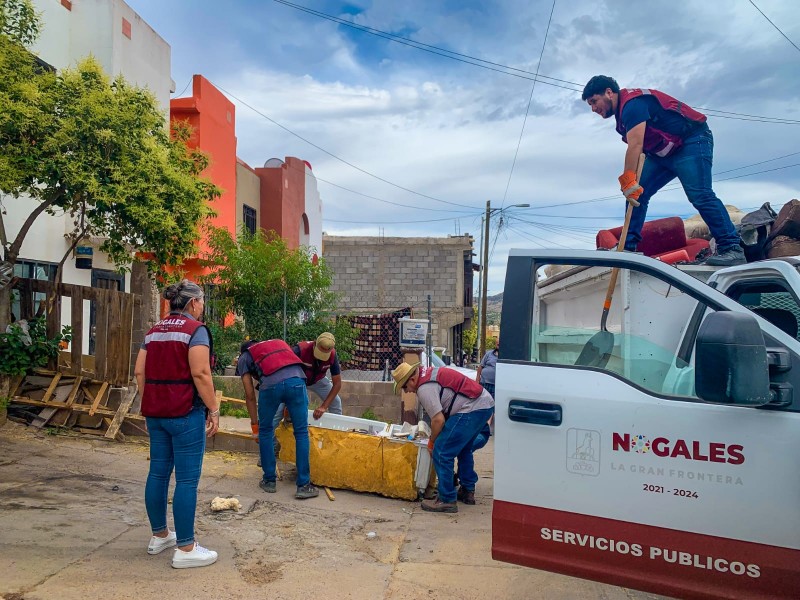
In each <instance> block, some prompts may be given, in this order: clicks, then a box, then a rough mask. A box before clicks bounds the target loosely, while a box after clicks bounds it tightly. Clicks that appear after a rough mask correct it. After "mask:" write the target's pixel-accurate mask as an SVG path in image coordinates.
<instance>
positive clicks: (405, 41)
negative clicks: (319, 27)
mask: <svg viewBox="0 0 800 600" xmlns="http://www.w3.org/2000/svg"><path fill="white" fill-rule="evenodd" d="M274 2H277V3H278V4H283V5H285V6H288V7H289V8H294V9H296V10H299V11H302V12H305V13H308V14H311V15H314V16H316V17H320V18H322V19H326V20H328V21H333V22H334V23H338V24H339V25H344V26H346V27H350V28H352V29H357V30H359V31H363V32H364V33H368V34H370V35H374V36H377V37H380V38H383V39H386V40H389V41H390V42H396V43H398V44H402V45H403V46H410V47H411V48H416V49H417V50H422V51H423V52H428V53H430V54H435V55H437V56H442V57H444V58H449V59H451V60H456V61H458V62H463V63H466V64H468V65H472V66H474V67H480V68H481V69H487V70H489V71H495V72H497V73H503V74H504V75H511V76H512V77H518V78H520V79H528V80H534V81H535V80H536V79H535V77H528V76H527V75H523V74H522V73H526V74H528V75H533V73H531V72H530V71H525V70H523V69H517V68H514V67H508V66H505V65H501V64H499V63H493V62H491V61H488V60H483V59H480V58H475V57H473V56H468V55H466V54H459V53H458V52H453V51H451V50H446V49H444V48H438V47H436V46H431V45H430V44H424V43H422V42H417V41H414V40H411V39H409V38H404V37H401V36H399V35H394V34H392V33H388V32H386V31H381V30H380V29H373V28H372V27H367V26H365V25H358V24H356V23H353V22H352V21H347V20H345V19H340V18H338V17H334V16H333V15H329V14H327V13H323V12H319V11H316V10H313V9H310V8H307V7H305V6H300V5H299V4H293V3H291V2H287V1H286V0H274ZM459 57H463V58H459ZM465 59H469V60H465ZM473 61H474V62H473ZM480 63H486V64H480ZM489 65H495V66H497V67H501V68H500V69H497V68H494V67H492V66H489ZM503 69H506V70H503ZM510 71H518V72H519V73H514V72H510ZM541 77H542V79H545V78H546V79H552V80H553V81H562V82H564V83H568V84H569V85H572V86H578V87H579V88H580V89H575V88H574V87H566V86H564V85H559V84H556V83H551V82H549V81H542V83H543V84H545V85H552V86H553V87H558V88H563V89H565V90H569V91H571V92H580V91H581V90H582V89H583V86H581V84H578V83H573V82H571V81H565V80H563V79H557V78H555V77H546V76H544V75H542V76H541Z"/></svg>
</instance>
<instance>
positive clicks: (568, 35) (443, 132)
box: [129, 0, 800, 292]
mask: <svg viewBox="0 0 800 600" xmlns="http://www.w3.org/2000/svg"><path fill="white" fill-rule="evenodd" d="M129 1H130V4H131V5H132V6H133V8H134V9H136V10H143V11H144V10H145V9H146V12H143V16H144V17H145V19H146V20H148V22H150V24H151V25H153V26H154V27H155V28H156V30H158V31H160V32H161V33H162V35H164V37H165V38H166V39H167V41H168V42H169V43H171V44H172V51H173V59H174V64H175V65H176V67H175V70H176V72H175V74H174V75H173V78H174V79H175V80H176V82H177V83H178V84H179V85H181V84H182V83H183V82H184V81H186V80H188V78H189V75H190V74H191V71H195V72H200V73H202V74H203V75H205V76H206V77H208V78H209V79H210V80H211V81H212V82H216V83H217V84H219V85H221V86H222V87H224V88H225V89H227V90H229V91H231V92H232V93H234V94H235V95H236V96H238V97H240V98H242V99H243V100H245V101H246V102H248V103H249V104H251V105H252V106H254V107H256V108H258V109H259V110H260V111H262V112H264V113H265V114H267V115H269V116H270V117H271V118H273V119H275V120H277V121H279V122H280V123H282V124H283V125H285V126H286V127H288V128H289V129H291V130H293V131H295V132H296V133H298V134H299V135H302V136H303V137H305V138H307V139H308V140H310V141H312V142H313V143H314V144H316V145H318V146H320V147H322V148H324V149H326V150H328V151H329V152H331V153H333V154H335V155H337V156H339V157H341V158H343V159H345V160H347V161H348V162H350V163H352V164H354V165H357V166H358V167H360V168H362V169H364V170H366V171H369V172H372V173H374V174H376V175H379V176H381V177H383V178H385V179H388V180H390V181H393V182H396V183H398V184H400V185H402V186H403V187H406V188H409V189H412V190H417V191H419V192H422V193H424V194H426V195H428V196H433V197H436V198H440V199H443V200H448V201H451V202H455V203H458V204H463V205H466V206H469V207H473V208H472V213H474V215H473V214H472V213H470V216H469V217H468V218H464V219H461V220H460V230H461V231H462V232H466V231H469V232H471V233H473V235H474V236H475V238H476V251H477V240H478V238H479V237H480V231H479V229H480V214H481V213H482V211H483V209H484V207H485V203H486V201H487V200H491V201H492V203H493V206H495V207H499V206H500V204H501V202H502V200H503V196H504V194H505V190H506V185H507V183H508V179H509V172H510V170H511V164H512V160H513V158H514V154H515V150H516V148H517V144H518V142H519V136H520V129H521V127H522V122H523V117H524V115H525V111H526V108H527V104H528V99H529V96H530V93H531V85H532V82H531V81H528V80H525V79H520V78H515V77H509V76H507V75H501V74H498V73H495V72H492V71H488V70H485V69H479V68H476V67H474V66H469V65H465V64H464V63H462V62H457V61H452V60H448V59H445V58H441V57H437V56H434V55H432V54H430V53H426V52H422V51H419V50H414V49H412V48H409V47H407V46H403V45H400V44H393V43H390V42H387V41H385V40H381V39H379V38H376V37H374V36H370V35H368V34H364V33H359V32H356V31H353V30H352V29H348V28H344V27H340V26H337V25H335V24H333V23H331V22H329V21H325V20H322V19H318V18H314V17H310V16H308V15H305V14H303V13H299V12H297V11H293V10H291V9H288V8H286V7H284V6H280V5H278V4H276V3H271V2H268V3H245V2H241V1H240V2H231V3H227V4H226V5H225V7H224V8H223V7H222V6H221V5H219V4H218V3H211V4H209V5H208V6H207V8H206V10H205V11H203V12H200V13H198V11H197V10H196V4H195V3H193V2H189V0H174V1H173V2H171V3H170V5H169V9H168V10H167V9H166V8H165V7H164V4H163V3H160V2H157V1H156V0H129ZM254 4H256V5H255V6H254ZM449 4H450V3H448V5H449ZM795 5H796V2H794V1H793V0H761V2H759V6H760V7H761V8H762V10H764V11H765V13H767V14H768V15H769V16H770V18H772V19H773V21H775V22H776V23H777V24H779V26H781V28H782V29H783V31H784V32H785V33H786V34H787V35H788V36H789V37H790V38H791V39H793V40H795V42H796V43H798V42H800V21H798V20H797V18H796V6H795ZM551 6H552V3H551V2H550V0H547V1H545V0H537V1H536V2H530V1H529V0H524V1H523V0H504V1H503V2H495V3H483V2H474V1H471V0H464V1H463V2H461V3H460V4H458V5H457V7H456V8H455V9H448V10H444V9H443V8H441V3H437V2H429V1H424V0H406V1H405V2H403V3H392V2H385V1H377V0H375V1H370V0H359V2H358V4H354V3H352V2H350V3H348V4H347V6H346V5H345V3H338V2H335V1H334V0H328V1H327V2H324V3H320V5H319V6H315V7H314V8H316V9H317V10H322V11H325V12H328V13H330V14H334V15H338V16H341V17H343V18H350V17H347V15H345V14H344V12H345V10H347V11H348V12H352V9H353V8H354V7H360V8H361V9H363V10H362V12H360V13H359V14H358V15H357V16H356V17H354V20H355V21H357V22H358V23H362V24H364V25H367V26H370V27H375V28H378V29H382V30H387V31H394V32H398V33H400V34H402V35H404V36H407V37H410V38H412V39H415V40H419V41H422V42H424V43H428V44H432V45H435V46H439V47H443V48H448V49H452V50H455V51H457V52H461V53H463V54H468V55H472V56H476V57H480V58H483V59H486V60H491V61H494V62H496V63H501V64H506V65H510V66H513V67H516V68H520V69H527V70H530V71H533V70H535V69H536V67H537V63H538V59H539V54H540V51H541V47H542V40H543V35H544V30H545V26H546V24H547V18H548V16H549V13H550V8H551ZM226 28H227V29H226ZM220 30H222V31H225V32H226V35H218V34H217V32H218V31H220ZM797 59H798V55H797V51H796V50H795V49H794V48H792V46H791V45H790V44H789V43H788V42H787V41H786V40H785V39H784V38H783V37H781V35H780V34H779V33H778V32H777V31H775V29H774V28H773V27H772V26H771V25H770V24H769V23H768V22H767V21H766V20H765V19H764V18H763V17H762V16H761V15H760V14H758V12H757V11H756V10H755V9H754V8H753V7H752V6H751V5H750V4H749V3H746V2H734V3H718V2H714V3H709V2H706V3H703V2H697V1H696V0H683V1H677V2H670V3H659V2H639V3H633V2H630V1H629V0H605V1H602V2H596V1H593V0H592V1H590V0H576V1H573V2H569V3H566V2H560V3H558V4H557V5H556V9H555V13H554V15H553V22H552V25H551V28H550V32H549V35H548V41H547V46H546V48H545V51H544V55H543V58H542V65H541V73H543V74H545V75H549V76H552V77H558V78H561V79H564V80H566V81H568V82H575V83H578V84H579V86H580V87H582V85H583V84H584V83H585V81H586V80H588V78H589V77H591V76H592V75H595V74H597V73H606V74H610V75H613V76H614V77H616V78H617V79H618V80H619V81H620V83H621V84H623V85H632V86H635V85H642V86H644V85H646V86H651V87H656V88H660V89H663V90H664V91H666V92H668V93H672V94H674V95H675V96H677V97H679V98H681V99H682V100H685V101H687V102H690V103H693V104H695V105H697V106H704V107H711V108H716V109H720V110H727V111H733V112H740V113H747V114H760V115H769V116H782V117H788V118H794V119H800V103H798V100H800V83H798V78H797V76H796V70H797V69H796V64H797ZM710 124H711V127H712V129H713V131H714V136H715V143H716V148H715V157H714V171H715V172H720V171H726V170H729V169H736V168H738V167H741V166H744V165H748V164H752V163H756V162H760V161H764V160H767V159H771V158H775V157H778V156H781V155H783V154H789V153H791V152H794V151H800V147H798V145H797V142H796V140H797V134H798V132H800V126H799V125H775V124H764V123H753V122H748V121H740V120H728V119H721V118H718V117H712V118H711V119H710ZM237 135H238V140H239V154H240V156H241V157H242V158H243V159H245V160H246V161H247V162H249V163H250V164H253V165H260V164H263V162H264V160H266V159H267V158H270V157H273V156H276V157H283V156H286V155H291V156H298V157H301V158H304V159H307V160H308V161H309V162H310V163H311V164H312V165H313V168H314V173H315V174H316V175H317V177H319V178H321V179H327V180H329V181H331V182H334V183H336V184H338V185H340V186H344V187H348V188H351V189H353V190H356V191H358V192H361V193H363V194H368V195H371V196H376V197H379V198H382V199H385V200H388V201H391V202H397V203H399V204H402V205H404V206H406V207H412V206H416V207H422V208H423V209H436V210H437V211H445V212H432V211H426V210H415V209H411V208H404V209H401V208H399V207H396V206H391V205H388V204H384V203H381V202H377V201H374V200H368V199H366V198H364V197H362V196H358V195H353V194H350V193H348V192H345V191H343V190H341V189H338V188H336V187H332V186H330V185H328V184H326V183H323V182H320V192H321V194H322V197H323V202H324V207H325V213H324V218H325V221H324V223H323V227H324V229H325V230H326V231H328V232H329V233H332V234H347V235H377V234H378V228H379V227H382V228H383V233H384V235H386V236H394V235H447V234H451V233H454V232H455V231H456V225H455V222H454V219H455V218H456V217H458V216H463V215H464V213H459V212H456V211H458V210H462V209H460V208H458V207H454V206H450V205H447V204H443V203H438V202H435V201H433V200H430V199H426V198H422V197H419V196H415V195H413V194H410V193H408V192H404V191H402V190H399V189H397V188H396V187H392V186H390V185H388V184H386V183H383V182H380V181H378V180H376V179H374V178H371V177H369V176H367V175H365V174H364V173H362V172H360V171H358V170H356V169H354V168H352V167H350V166H347V165H345V164H343V163H342V162H340V161H338V160H336V159H334V158H332V157H330V156H329V155H327V154H325V153H324V152H321V151H320V150H318V149H317V148H314V147H313V146H310V145H308V144H307V143H305V142H303V141H301V140H298V139H297V138H295V137H293V136H291V135H290V134H288V133H286V132H284V131H282V130H281V129H279V128H278V127H276V126H274V125H272V124H270V123H269V122H268V121H266V120H265V119H264V118H263V117H260V116H258V115H256V114H254V113H252V112H251V111H250V110H249V109H247V108H246V107H244V106H238V107H237ZM624 149H625V147H624V146H623V144H621V143H620V140H619V137H618V136H617V134H616V133H615V132H614V127H613V122H611V121H603V120H601V119H599V118H597V117H596V116H595V115H593V114H591V113H590V112H589V110H588V107H587V106H586V105H585V103H581V102H580V94H579V93H573V92H570V91H567V90H563V89H560V88H556V87H550V86H546V85H544V84H541V83H539V84H537V86H536V89H535V93H534V96H533V103H532V105H531V110H530V114H529V116H528V120H527V124H526V127H525V133H524V136H523V138H522V141H521V144H520V147H519V154H518V156H517V160H516V165H515V167H514V173H513V177H512V178H511V182H510V185H509V187H508V195H507V198H506V204H507V205H508V204H516V203H520V202H528V203H530V204H531V205H533V206H534V207H536V206H542V205H559V204H562V203H569V202H577V201H584V202H581V203H579V204H572V205H569V206H564V207H558V206H556V207H553V208H548V209H542V210H536V209H534V210H531V211H528V213H529V216H525V217H524V218H525V219H527V220H530V221H534V222H537V223H548V224H551V225H547V226H546V227H542V226H539V225H532V224H521V223H519V222H517V223H513V222H512V223H511V229H508V230H506V231H505V232H504V233H503V234H501V236H500V238H499V239H498V241H497V244H496V246H495V251H494V255H493V259H492V264H491V265H490V285H489V289H490V291H495V292H496V291H500V290H501V289H502V285H503V272H504V262H505V257H506V253H507V250H508V248H510V247H512V246H517V247H519V246H524V247H535V246H536V245H537V244H550V245H554V246H557V245H558V244H562V245H568V246H569V245H573V244H575V245H581V244H582V245H583V247H591V246H592V244H593V241H592V240H593V232H594V231H596V230H597V229H598V228H600V227H608V226H614V225H615V224H619V223H621V220H622V211H623V209H624V207H623V203H622V202H621V201H620V200H618V199H614V200H611V201H602V202H585V201H588V200H593V199H596V198H599V197H605V196H610V195H615V194H617V193H618V190H617V181H616V179H617V176H618V175H619V173H620V171H621V167H622V158H623V153H624ZM793 163H800V156H797V157H794V158H787V159H785V160H782V161H775V162H771V163H767V164H765V165H761V166H757V167H754V168H752V169H748V170H743V171H736V172H732V173H729V174H727V175H726V174H723V175H721V176H720V178H724V177H730V176H735V175H739V174H744V173H752V172H754V171H758V170H763V169H770V168H775V167H779V166H785V165H788V164H793ZM798 187H800V168H797V167H794V168H792V169H785V170H782V171H773V172H770V173H764V174H761V175H755V176H753V177H749V178H743V179H731V180H728V181H720V182H719V183H717V184H716V185H715V189H716V190H717V192H718V195H719V196H720V197H721V198H722V199H723V201H725V202H727V203H732V204H738V205H740V206H743V207H755V206H759V205H760V204H761V203H763V202H764V201H771V202H773V204H774V205H777V206H779V205H781V204H782V203H783V202H785V201H787V200H789V199H791V198H792V197H793V196H798V195H800V194H798V192H797V189H798ZM448 211H452V212H448ZM693 212H694V210H693V208H692V207H691V205H690V204H689V202H688V201H687V200H686V197H685V195H684V194H683V193H682V191H680V190H677V191H667V190H665V191H663V192H661V193H659V194H658V195H657V196H656V197H655V199H654V200H653V202H652V204H651V210H650V215H653V216H660V215H667V214H679V215H688V214H693ZM536 214H552V215H562V216H568V217H576V216H577V217H591V218H587V219H567V218H562V219H557V218H552V217H541V218H539V217H535V215H536ZM400 215H402V216H403V218H402V219H401V218H400ZM442 218H445V219H447V220H444V221H440V220H437V219H442ZM334 220H348V221H353V222H355V221H390V223H386V224H382V225H379V224H358V223H349V224H348V223H334V222H333V221H334ZM408 220H417V224H401V223H398V221H408ZM553 226H557V227H566V228H568V229H567V230H562V231H561V232H560V233H558V232H556V230H554V229H552V227H553Z"/></svg>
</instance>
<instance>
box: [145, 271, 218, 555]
mask: <svg viewBox="0 0 800 600" xmlns="http://www.w3.org/2000/svg"><path fill="white" fill-rule="evenodd" d="M164 298H166V299H167V300H169V308H170V312H169V315H167V317H166V318H165V319H162V320H161V321H159V322H158V323H156V324H155V325H154V326H153V328H152V329H151V330H150V331H149V332H148V333H147V335H146V336H145V338H144V344H142V348H141V350H139V355H138V356H137V358H136V368H135V374H136V381H137V383H138V385H139V390H141V392H142V414H143V415H144V416H145V417H146V418H147V431H148V433H149V435H150V472H149V474H148V475H147V484H146V486H145V491H144V502H145V506H146V508H147V517H148V518H149V519H150V527H151V529H152V531H153V537H152V538H151V539H150V544H149V545H148V547H147V553H148V554H159V553H160V552H162V551H164V550H166V549H167V548H171V547H173V546H176V545H177V546H178V547H177V548H176V550H175V553H174V555H173V557H172V566H173V567H175V568H176V569H185V568H189V567H204V566H206V565H210V564H213V563H214V562H216V560H217V553H216V552H214V551H213V550H208V549H206V548H203V547H202V546H200V545H199V544H198V543H197V542H196V541H195V537H194V516H195V510H196V509H197V485H198V483H199V482H200V472H201V470H202V467H203V453H204V452H205V448H206V435H208V436H212V435H214V434H215V433H216V432H217V429H218V428H219V403H218V402H217V399H216V396H215V394H214V383H213V381H212V379H211V335H210V333H209V331H208V328H207V327H206V326H205V325H203V324H202V323H201V322H200V321H199V320H198V319H199V318H200V315H201V314H202V313H203V306H204V302H203V290H202V289H201V288H200V286H198V285H197V284H196V283H193V282H191V281H189V280H187V279H184V280H183V281H181V282H180V283H179V284H176V285H171V286H169V287H168V288H167V289H166V290H164ZM173 467H174V469H175V493H174V495H173V499H172V514H173V517H174V520H175V531H170V530H169V528H168V527H167V490H168V487H169V480H170V476H171V475H172V470H173Z"/></svg>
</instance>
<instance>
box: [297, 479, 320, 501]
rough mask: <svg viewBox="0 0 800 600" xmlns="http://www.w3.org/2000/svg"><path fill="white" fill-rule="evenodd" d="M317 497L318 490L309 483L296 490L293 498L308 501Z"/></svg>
mask: <svg viewBox="0 0 800 600" xmlns="http://www.w3.org/2000/svg"><path fill="white" fill-rule="evenodd" d="M317 496H319V490H318V489H317V488H315V487H314V486H313V485H311V484H310V483H307V484H305V485H303V486H300V487H298V488H297V491H296V492H295V494H294V497H295V498H297V499H298V500H308V499H309V498H316V497H317Z"/></svg>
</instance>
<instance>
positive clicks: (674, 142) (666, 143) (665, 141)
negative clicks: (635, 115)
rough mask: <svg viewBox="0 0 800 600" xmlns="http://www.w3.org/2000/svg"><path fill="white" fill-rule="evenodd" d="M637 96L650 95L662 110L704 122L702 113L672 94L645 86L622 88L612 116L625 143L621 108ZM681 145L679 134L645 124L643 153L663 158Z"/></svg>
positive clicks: (625, 132) (704, 118)
mask: <svg viewBox="0 0 800 600" xmlns="http://www.w3.org/2000/svg"><path fill="white" fill-rule="evenodd" d="M639 96H652V97H653V98H655V99H656V100H658V103H659V104H660V105H661V108H663V109H664V110H671V111H672V112H676V113H678V114H679V115H681V116H682V117H684V118H685V119H687V120H689V121H692V122H694V123H696V124H698V125H700V124H702V123H705V122H706V116H705V115H704V114H703V113H701V112H698V111H696V110H694V109H693V108H692V107H691V106H688V105H686V104H684V103H683V102H681V101H680V100H677V99H675V98H673V97H672V96H670V95H668V94H665V93H664V92H659V91H658V90H649V89H647V88H633V89H630V90H628V89H625V88H623V89H621V90H620V91H619V101H618V104H617V112H616V113H615V114H614V117H615V118H616V121H617V133H618V134H620V135H621V136H622V141H623V142H625V143H626V144H627V143H628V136H627V131H626V130H625V127H624V125H623V124H622V109H623V108H624V107H625V104H627V103H628V101H629V100H631V99H633V98H638V97H639ZM682 145H683V138H682V137H681V136H679V135H675V134H673V133H667V132H666V131H661V130H660V129H656V128H655V127H653V126H652V125H650V124H648V125H647V127H646V129H645V133H644V146H643V148H642V149H643V150H644V152H645V154H651V155H655V156H660V157H661V158H665V157H667V156H670V155H671V154H673V153H674V152H676V151H677V150H678V148H680V147H681V146H682Z"/></svg>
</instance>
